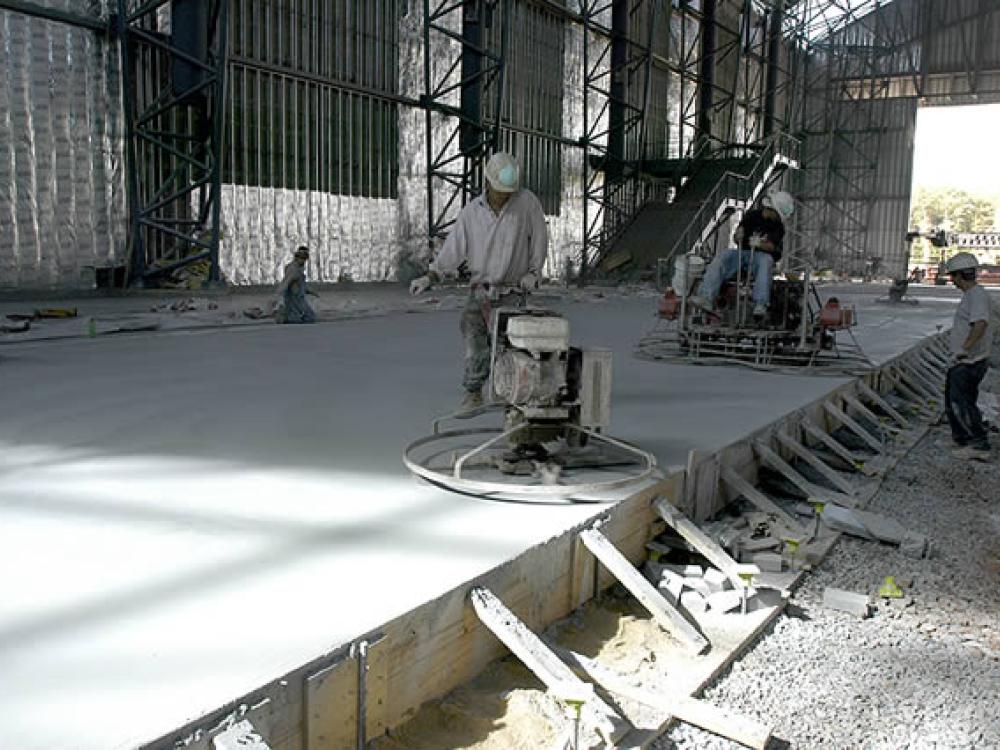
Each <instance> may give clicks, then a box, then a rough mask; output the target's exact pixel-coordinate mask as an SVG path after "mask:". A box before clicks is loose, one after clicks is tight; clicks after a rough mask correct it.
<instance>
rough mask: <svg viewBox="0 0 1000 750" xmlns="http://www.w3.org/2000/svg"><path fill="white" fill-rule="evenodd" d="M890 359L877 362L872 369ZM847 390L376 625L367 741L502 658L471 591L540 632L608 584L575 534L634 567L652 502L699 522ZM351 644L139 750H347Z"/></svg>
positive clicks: (354, 683)
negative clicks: (725, 477)
mask: <svg viewBox="0 0 1000 750" xmlns="http://www.w3.org/2000/svg"><path fill="white" fill-rule="evenodd" d="M897 359H899V358H897ZM895 362H896V360H892V361H890V362H888V363H886V364H885V365H883V367H882V369H883V370H884V369H885V368H886V367H891V366H892V365H893V364H894V363H895ZM863 379H864V382H865V384H866V386H867V387H869V388H871V389H872V390H873V391H874V392H876V393H879V394H882V395H884V394H886V393H888V392H889V391H891V390H892V389H893V387H894V386H895V382H894V381H895V379H894V378H892V377H886V376H884V375H883V374H882V372H881V371H873V372H872V373H869V374H867V375H865V376H863ZM849 389H851V390H849ZM853 389H855V382H854V381H852V382H849V383H845V384H843V385H841V386H839V387H838V388H835V389H832V390H831V391H830V392H829V393H828V394H826V395H825V396H823V397H821V398H819V399H816V400H815V401H814V402H812V403H811V404H809V405H807V406H805V407H802V408H799V409H797V410H796V411H795V412H793V413H792V414H789V415H787V416H786V417H784V418H783V419H779V420H778V421H776V422H774V423H772V424H770V425H767V426H765V427H763V428H761V429H760V430H757V431H756V432H754V433H753V434H751V435H748V436H745V437H743V438H741V439H740V440H738V441H736V442H734V443H732V444H730V445H728V446H726V447H724V448H722V449H721V450H719V451H718V452H716V453H714V454H698V453H694V452H692V455H691V458H690V460H689V464H688V467H687V469H686V470H683V471H678V472H675V473H673V474H671V475H670V476H668V477H666V478H665V479H663V480H661V481H658V482H656V483H654V484H651V485H650V486H648V487H646V488H645V489H643V490H641V491H639V492H636V493H635V494H633V495H631V496H629V497H628V498H626V499H624V500H622V501H621V502H619V503H618V504H616V505H615V506H613V507H611V508H610V509H605V510H604V511H602V512H601V513H599V514H596V515H595V516H594V518H591V519H588V520H587V521H584V522H583V523H581V524H579V525H578V526H576V527H574V528H573V529H569V530H567V531H566V532H564V533H563V534H561V535H560V536H558V537H556V538H553V539H551V540H549V541H547V542H545V543H544V544H541V545H538V546H536V547H533V548H531V549H529V550H526V551H525V552H523V553H522V554H521V555H519V556H518V557H517V558H515V559H513V560H511V561H509V562H507V563H505V564H503V565H501V566H499V567H497V568H494V569H493V570H491V571H489V572H487V573H485V574H483V575H482V576H480V577H478V578H476V579H475V580H472V581H469V582H467V583H465V584H463V585H461V586H458V587H456V588H455V589H453V590H451V591H449V592H448V593H446V594H443V595H442V596H440V597H438V598H436V599H434V600H432V601H429V602H425V603H424V604H423V605H421V606H420V607H418V608H416V609H414V610H411V611H410V612H407V613H406V614H404V615H401V616H400V617H398V618H396V619H395V620H393V621H391V622H389V623H387V624H385V625H384V626H382V627H380V628H379V629H378V632H377V633H374V634H368V635H365V636H363V639H364V640H367V641H369V642H371V643H373V644H376V645H375V646H373V647H372V649H371V651H369V657H370V659H369V663H368V669H369V671H368V673H367V675H368V678H369V679H368V680H367V684H368V693H367V696H366V698H367V701H366V703H367V711H366V717H365V725H366V726H365V728H366V733H367V734H368V736H369V737H372V736H373V735H375V734H378V733H380V732H382V731H384V730H385V729H388V728H392V727H395V726H398V725H399V724H401V723H403V722H404V721H406V720H407V719H408V718H410V717H411V716H412V715H414V714H415V712H416V711H417V710H418V709H419V707H420V706H421V705H422V704H423V703H425V702H427V701H429V700H432V699H434V698H439V697H442V696H444V695H445V694H447V693H448V692H449V691H451V690H452V689H454V688H456V687H458V686H459V685H461V684H463V683H465V682H467V681H469V680H471V679H472V678H473V677H475V676H476V675H477V674H479V673H480V672H481V671H482V670H483V669H485V667H486V666H487V665H488V664H489V663H490V662H492V661H494V660H495V659H497V658H499V657H501V656H503V655H504V654H505V649H504V647H503V646H502V645H501V644H500V643H499V642H498V641H497V640H496V638H495V637H494V636H493V635H492V634H491V633H490V632H489V630H488V629H487V628H486V627H485V626H484V625H483V624H482V623H481V622H480V621H479V620H478V618H477V617H476V614H475V612H474V610H473V608H472V606H471V605H470V603H469V592H470V590H471V589H472V588H473V587H475V586H486V587H488V588H489V589H490V590H492V591H493V592H494V593H495V594H496V595H497V596H498V597H499V598H500V599H501V600H502V601H503V602H504V603H505V605H506V606H508V607H509V608H510V610H511V611H513V612H514V613H515V614H516V615H517V616H518V618H520V619H521V620H522V621H523V622H524V623H525V624H526V625H527V626H528V627H530V628H532V629H533V630H536V631H541V630H543V629H544V628H545V627H547V626H548V625H550V624H551V623H553V622H555V621H556V620H559V619H561V618H563V617H565V616H567V615H569V614H570V613H571V612H572V611H573V610H575V609H577V608H578V607H579V606H580V605H582V604H583V603H585V602H587V601H588V600H590V599H592V598H593V597H594V596H595V595H596V594H597V593H599V592H601V591H603V590H605V589H607V588H608V587H609V586H610V585H611V584H613V583H614V581H615V579H614V577H613V574H612V573H611V572H610V571H608V570H606V569H605V568H604V567H603V566H602V565H600V564H598V563H597V562H596V561H595V559H594V557H593V555H591V554H590V552H589V551H588V550H587V549H586V548H585V547H584V546H583V544H582V542H581V540H580V531H582V530H583V529H584V528H588V527H590V526H592V524H593V523H594V521H595V520H597V519H598V518H600V519H601V520H602V525H601V532H602V534H604V535H605V536H606V537H607V538H608V539H609V540H610V541H611V542H613V543H614V545H615V547H616V548H617V549H618V550H620V551H621V553H622V554H623V555H624V556H625V557H626V558H627V559H629V560H630V561H631V562H632V563H633V564H639V563H640V562H641V561H642V560H643V559H644V558H645V554H646V549H645V545H646V542H647V541H648V540H649V539H651V538H652V537H653V536H655V535H656V534H657V533H658V532H659V531H660V530H662V528H663V527H664V524H663V521H662V520H661V519H660V518H659V517H658V514H657V512H656V510H655V508H654V507H653V500H654V499H656V498H664V499H666V500H667V501H668V502H670V503H671V504H673V505H675V506H677V507H678V508H679V509H680V510H682V511H683V512H684V513H685V514H686V515H687V516H688V517H690V518H691V519H692V520H693V521H695V522H698V521H703V520H705V519H706V518H708V517H710V516H712V515H714V514H715V513H717V512H718V511H719V510H721V509H722V508H723V507H724V506H725V505H726V504H728V503H729V502H730V501H732V500H733V499H734V498H735V497H736V496H737V495H738V494H739V493H738V492H736V491H734V490H733V489H732V487H731V486H727V484H726V483H725V482H723V481H721V478H720V473H721V472H720V469H721V467H723V466H724V467H726V470H727V471H732V472H735V473H737V474H739V475H740V476H741V477H742V478H743V479H744V480H746V481H747V482H749V483H751V484H754V483H756V481H757V468H758V463H757V458H756V457H755V455H754V449H753V443H754V441H765V442H770V441H769V435H770V434H773V433H774V431H775V430H780V431H782V432H783V434H786V435H788V436H789V437H791V438H792V439H797V438H798V435H799V433H800V427H799V425H800V424H801V422H802V421H803V420H810V421H811V422H812V423H814V424H816V425H818V426H819V427H820V428H821V429H823V430H825V431H831V430H832V429H833V428H834V427H836V426H838V425H837V424H836V420H834V419H831V416H832V415H831V414H830V413H829V410H828V409H827V408H826V404H827V403H829V402H830V401H831V400H833V401H834V403H842V399H840V398H838V396H840V394H843V393H853V392H854V390H853ZM774 450H775V452H776V453H778V454H780V455H782V457H783V458H792V457H793V454H792V453H791V452H790V451H788V449H787V447H786V446H782V445H775V446H774ZM875 484H878V482H877V481H876V482H875ZM866 494H869V493H866ZM796 577H797V576H794V575H793V576H792V578H796ZM782 606H783V602H782V603H779V604H776V605H775V606H773V607H768V608H766V609H765V610H763V611H760V612H757V613H753V614H754V616H753V617H749V619H748V620H747V623H746V624H747V626H748V629H744V631H745V632H743V633H742V635H740V636H739V638H738V639H737V641H734V642H733V643H731V644H730V643H724V642H722V641H720V640H719V638H721V637H722V636H717V635H716V634H715V633H709V635H710V637H711V640H712V644H713V648H712V650H711V652H710V654H709V658H708V660H707V662H706V664H707V665H708V667H709V668H708V669H707V671H705V672H703V674H701V675H700V676H699V678H698V679H697V680H695V681H694V682H692V684H690V685H688V686H685V687H687V688H688V689H689V691H690V692H691V693H694V692H697V690H698V689H700V687H701V686H704V685H706V684H708V683H709V682H710V681H711V680H712V679H714V677H715V676H716V675H717V674H718V673H720V672H721V671H722V670H724V669H725V668H726V666H727V665H728V664H729V663H731V661H732V659H733V658H735V654H736V653H737V652H738V651H739V649H740V648H742V647H743V646H745V645H746V644H747V643H749V642H752V640H753V638H754V637H756V635H757V634H758V633H759V632H760V631H762V630H763V629H764V628H765V627H766V626H767V624H768V623H769V622H771V621H772V620H773V618H774V617H776V616H777V615H778V614H779V613H780V610H781V608H782ZM361 639H362V638H359V640H361ZM350 646H351V644H345V645H344V646H341V647H338V648H337V649H336V650H334V651H332V652H330V653H328V654H325V655H323V656H320V657H318V658H317V659H315V660H313V661H311V662H309V663H308V664H306V665H303V666H301V667H299V668H297V669H295V670H293V671H292V672H289V673H288V674H285V675H282V676H280V677H279V678H277V679H275V680H273V681H271V682H269V683H268V684H266V685H264V686H262V687H261V688H259V689H257V690H254V691H252V692H251V693H248V694H247V695H244V696H242V697H241V698H239V699H238V700H235V701H233V702H232V703H230V704H228V705H226V706H223V707H221V708H219V709H217V710H215V711H213V712H211V713H209V714H207V715H206V716H204V717H202V718H201V719H199V720H196V721H194V722H191V723H190V724H189V725H187V726H185V727H180V728H178V729H177V730H175V731H173V732H171V733H169V734H168V735H165V736H164V737H162V738H160V739H159V740H157V741H154V742H153V743H149V744H148V745H146V746H145V747H148V748H173V747H175V746H176V745H177V743H178V742H179V741H185V742H186V743H187V744H186V747H187V748H189V749H190V750H210V749H211V743H212V738H213V737H218V736H219V735H220V734H222V732H223V731H225V730H226V728H228V727H230V726H232V724H233V722H234V721H236V720H242V719H244V718H245V719H247V720H249V721H250V722H251V723H252V725H253V727H254V729H255V730H256V731H257V732H259V733H260V735H261V736H262V737H263V738H264V739H265V740H266V741H267V743H268V746H269V747H270V748H271V750H303V749H305V750H316V749H317V748H323V749H324V750H340V749H341V748H344V750H351V749H352V748H354V747H356V738H357V721H358V705H359V704H358V700H357V699H358V692H357V691H358V686H359V682H358V671H357V670H358V662H357V661H356V659H355V657H354V656H353V655H352V652H351V649H350ZM643 746H644V745H643Z"/></svg>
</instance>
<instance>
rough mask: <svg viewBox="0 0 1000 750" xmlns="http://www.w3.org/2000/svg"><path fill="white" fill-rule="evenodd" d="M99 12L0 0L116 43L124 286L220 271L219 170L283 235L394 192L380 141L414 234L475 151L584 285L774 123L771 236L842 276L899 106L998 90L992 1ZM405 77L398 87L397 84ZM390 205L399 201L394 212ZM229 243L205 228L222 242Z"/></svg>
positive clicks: (440, 0) (450, 210) (881, 181)
mask: <svg viewBox="0 0 1000 750" xmlns="http://www.w3.org/2000/svg"><path fill="white" fill-rule="evenodd" d="M80 5H81V7H82V6H83V5H84V4H83V3H82V2H81V3H80ZM104 5H110V6H111V7H116V8H117V11H118V12H117V15H116V16H115V17H114V18H113V19H111V22H108V21H107V20H102V19H99V18H98V17H97V16H96V15H95V16H86V15H82V14H80V13H74V12H72V11H70V10H57V9H53V8H49V7H46V6H44V5H42V4H40V3H33V2H29V1H28V0H0V10H3V11H6V12H14V13H21V14H24V15H25V17H29V18H32V19H37V21H33V22H37V23H52V22H56V23H63V24H73V25H76V26H79V27H81V28H84V29H90V30H91V31H93V32H95V34H100V35H101V38H102V40H106V41H102V42H101V43H102V44H112V45H113V44H118V45H119V46H120V50H121V60H122V65H123V78H124V86H123V91H122V102H123V105H124V112H125V115H126V121H127V133H126V139H125V152H126V157H127V169H126V171H125V179H124V181H123V184H124V185H126V186H127V192H128V212H129V249H128V260H129V264H130V272H131V277H132V279H133V280H134V281H135V282H137V283H150V284H153V283H156V282H157V281H158V280H159V279H160V278H162V277H163V276H165V275H167V274H169V273H171V272H172V271H173V270H174V269H176V268H177V267H178V266H182V265H187V264H191V263H201V264H205V265H206V266H207V273H206V276H205V278H206V280H208V281H216V280H218V279H219V245H220V210H222V206H221V205H220V204H221V203H222V192H221V191H222V186H223V185H225V186H227V188H228V187H229V186H234V187H239V186H253V187H259V188H266V189H273V190H275V191H293V192H295V193H296V194H297V195H291V194H288V195H284V196H283V197H281V198H280V200H282V201H287V203H284V204H282V209H281V210H280V211H279V210H278V209H277V208H275V210H274V212H273V214H274V215H273V216H272V217H271V220H273V224H274V225H275V226H277V225H279V224H280V223H281V222H282V221H283V220H284V218H285V214H284V212H285V211H292V212H296V211H298V212H304V214H303V215H302V216H297V217H296V219H295V221H296V223H298V224H301V225H302V226H305V227H306V228H307V229H306V232H305V233H306V235H307V236H308V235H309V232H311V231H312V228H313V227H314V222H315V221H317V219H315V217H314V215H313V213H310V212H312V211H313V209H312V208H309V206H310V205H312V204H311V203H310V201H314V200H316V199H315V198H314V196H316V195H326V196H350V197H357V198H372V199H380V198H387V199H396V198H397V197H399V188H398V186H397V181H398V179H399V177H400V169H399V163H400V159H401V158H404V159H406V160H407V162H406V165H407V174H408V175H412V176H416V177H417V179H418V180H419V181H421V182H422V183H423V184H422V185H421V192H423V191H426V201H427V203H426V206H427V208H426V215H427V223H428V229H427V232H428V237H429V239H430V241H431V245H432V246H433V243H434V241H435V240H437V239H439V238H440V237H441V236H443V234H444V233H445V232H446V231H447V227H448V226H449V224H450V222H451V221H452V220H453V219H454V216H455V214H456V213H457V211H458V209H459V208H460V207H461V206H462V205H463V204H464V203H465V202H467V201H468V200H469V199H470V198H471V197H472V196H474V195H475V194H477V193H478V191H479V190H480V187H481V178H482V175H481V170H482V162H483V159H484V157H485V156H486V155H487V154H488V153H489V152H490V151H491V150H493V149H496V148H504V149H506V150H510V151H513V152H514V153H515V154H516V155H517V156H518V157H519V158H520V159H521V161H522V164H523V165H524V175H525V184H526V185H527V186H528V187H530V188H531V189H532V190H533V191H535V192H536V193H537V194H538V196H539V198H540V199H541V201H542V204H543V206H544V208H545V211H546V213H547V214H548V215H549V216H550V217H552V219H553V220H558V221H560V222H561V223H562V224H561V227H562V230H561V231H562V232H563V242H564V243H565V244H572V246H573V247H574V250H573V251H572V252H574V253H575V252H576V250H575V247H576V246H577V245H576V244H573V243H578V245H579V246H580V247H582V252H580V254H579V256H578V257H577V258H576V259H575V260H576V261H577V262H578V263H579V266H580V272H581V276H582V277H586V276H587V275H588V272H590V271H591V270H592V269H593V267H594V261H595V259H598V258H602V255H603V254H604V253H606V252H607V249H608V247H609V244H610V243H611V242H613V241H614V240H615V238H616V237H620V236H621V235H622V232H623V230H627V228H628V227H629V225H630V223H631V222H633V219H634V217H635V216H636V215H637V214H638V212H639V211H640V210H641V209H642V207H643V205H644V204H645V203H647V202H648V201H650V200H657V201H659V202H661V203H666V202H667V200H668V199H669V197H670V195H671V190H672V189H675V188H678V187H680V186H682V185H683V184H686V181H687V180H689V179H691V178H692V175H693V173H694V170H695V169H697V168H698V163H699V161H706V160H707V161H711V160H721V159H726V158H730V157H740V158H744V157H751V156H755V157H756V156H758V155H759V154H761V153H762V152H763V150H764V149H765V148H767V144H770V143H774V142H775V140H774V139H775V137H776V136H792V137H794V138H795V139H797V140H798V141H800V142H801V144H802V145H801V156H800V161H801V169H800V170H799V171H798V173H797V174H796V175H795V176H794V177H792V176H787V175H786V176H784V177H782V179H783V180H784V183H783V184H784V185H785V186H787V187H790V188H791V189H792V191H793V193H794V194H795V196H796V198H797V202H798V211H797V212H796V216H795V218H794V220H793V226H792V227H790V229H791V235H792V241H791V245H792V248H791V249H792V251H793V252H794V253H796V254H797V256H798V257H799V258H800V259H801V260H802V261H803V262H805V263H807V264H810V265H813V266H815V267H819V268H829V269H832V270H833V271H835V272H837V273H840V274H857V273H859V272H861V271H863V270H865V268H866V267H867V266H868V265H869V264H870V263H871V262H873V260H875V259H879V258H881V259H883V260H884V261H885V262H886V263H889V264H896V263H898V262H901V259H902V257H903V253H904V248H903V241H902V240H901V239H899V237H898V235H900V234H901V230H904V229H905V223H906V210H907V203H908V200H909V183H908V180H909V177H910V171H911V166H910V163H911V154H910V152H909V141H910V137H911V136H912V130H913V127H914V124H913V123H914V119H915V112H916V108H917V107H918V106H923V105H934V104H937V103H945V102H951V103H972V102H976V101H979V102H985V101H997V100H1000V51H998V50H1000V48H998V47H997V45H995V44H993V43H992V41H991V40H992V36H993V30H994V29H995V28H997V27H998V26H1000V24H998V19H1000V0H951V1H947V2H946V1H945V0H738V1H737V2H719V1H718V0H330V2H322V1H321V0H280V2H279V0H206V1H205V2H196V1H195V0H114V1H113V2H112V1H111V0H108V2H106V3H104ZM67 7H72V6H71V5H70V4H67ZM421 12H422V18H419V19H418V16H421ZM185 14H188V15H185ZM43 19H44V20H43ZM175 20H176V21H177V22H176V23H175V22H174V21H175ZM410 22H412V25H413V27H414V29H413V33H412V34H411V35H410V36H408V37H406V38H405V39H404V38H402V37H401V32H400V29H401V28H402V25H403V24H405V23H410ZM175 32H176V33H175ZM230 42H231V43H230ZM407 45H409V46H407ZM421 45H422V49H421V48H420V46H421ZM577 50H578V51H579V52H577ZM418 54H422V55H423V66H422V67H423V71H422V72H423V75H422V77H421V75H420V70H419V67H420V66H419V65H412V64H411V67H413V71H410V70H409V69H406V70H404V69H402V65H404V64H405V63H404V62H403V60H410V61H412V60H413V59H415V58H416V56H417V55H418ZM406 55H412V57H407V56H406ZM404 78H405V79H406V81H407V82H408V83H409V84H411V87H410V89H408V90H416V89H422V91H423V96H422V97H420V99H419V100H418V99H415V98H407V97H404V96H401V95H400V93H399V88H400V81H401V79H404ZM411 95H412V96H416V94H415V93H414V94H411ZM401 113H403V114H405V115H406V116H407V122H408V123H409V122H411V121H412V120H413V117H411V116H412V115H415V116H416V120H417V121H419V120H421V119H422V120H423V122H422V125H423V131H424V132H423V138H420V137H419V136H415V135H414V134H409V131H407V133H406V134H404V133H403V132H402V128H401V124H400V117H401ZM418 144H419V145H418ZM404 149H407V150H406V151H405V153H404V152H403V150H404ZM414 149H419V150H420V151H422V152H423V153H419V154H417V153H411V151H413V150H414ZM424 160H426V162H425V163H424ZM414 165H416V166H414ZM714 166H715V167H716V168H717V169H719V170H722V169H723V167H722V166H720V165H719V164H716V165H714ZM425 167H426V172H424V171H423V170H424V168H425ZM704 176H705V179H707V178H708V172H706V173H704ZM227 195H229V194H228V193H227ZM411 196H412V190H409V191H408V192H407V197H408V198H409V197H411ZM269 199H270V198H269ZM275 200H279V199H278V198H275ZM334 205H336V204H334ZM414 205H419V208H417V209H416V210H417V211H420V212H422V211H423V210H424V209H423V205H424V204H423V202H422V201H420V202H419V204H415V203H407V204H406V206H405V210H410V207H411V206H414ZM225 210H226V211H236V210H237V209H236V208H234V207H227V208H226V209H225ZM325 210H327V211H333V212H334V213H335V212H336V210H337V209H336V208H333V209H325ZM305 214H308V215H305ZM227 215H228V214H227ZM324 216H325V217H326V218H324V219H323V221H326V222H327V223H330V219H329V216H328V215H326V214H324ZM29 218H30V217H29ZM28 220H29V219H24V221H28ZM36 220H37V217H35V218H32V219H31V221H36ZM15 221H21V219H20V218H18V217H15ZM568 222H573V223H574V227H578V229H574V230H573V232H572V237H570V236H569V235H570V232H569V231H568V230H567V229H566V228H565V225H566V224H567V223H568ZM401 223H405V224H406V225H408V226H421V227H422V225H423V221H422V220H420V221H416V222H411V221H410V219H407V220H406V221H405V222H401ZM26 231H27V230H26ZM421 231H422V229H421ZM664 233H665V234H667V235H673V236H672V237H668V240H667V241H669V240H671V239H673V238H674V237H680V236H681V235H682V234H687V228H686V227H665V228H664ZM694 234H697V232H695V233H694ZM692 236H693V235H692ZM276 237H278V235H277V233H275V234H274V235H272V236H271V238H272V240H273V239H274V238H276ZM240 239H241V238H240V237H238V236H237V237H233V238H232V241H233V245H232V246H230V244H229V241H230V238H229V237H226V238H225V245H224V249H225V251H226V253H227V257H228V254H229V253H230V251H232V252H234V253H237V252H239V247H240V245H239V242H240ZM255 241H257V242H259V243H260V242H266V240H260V239H257V240H255ZM421 243H422V240H421ZM342 252H347V251H342ZM786 257H789V256H788V254H786ZM384 265H385V264H383V266H382V267H384Z"/></svg>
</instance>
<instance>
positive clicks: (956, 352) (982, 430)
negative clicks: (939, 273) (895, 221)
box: [944, 253, 993, 461]
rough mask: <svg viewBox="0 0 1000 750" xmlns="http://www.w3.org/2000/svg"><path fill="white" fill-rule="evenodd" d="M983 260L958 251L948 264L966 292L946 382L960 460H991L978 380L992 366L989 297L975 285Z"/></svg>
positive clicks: (947, 410)
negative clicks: (980, 404) (977, 271)
mask: <svg viewBox="0 0 1000 750" xmlns="http://www.w3.org/2000/svg"><path fill="white" fill-rule="evenodd" d="M978 267H979V261H978V260H976V256H975V255H973V254H972V253H959V254H958V255H956V256H954V257H953V258H951V260H949V261H948V262H947V264H945V270H946V271H947V272H948V276H949V278H951V282H952V283H953V284H954V285H955V286H957V287H958V288H959V289H961V290H962V300H961V302H959V303H958V309H957V310H956V311H955V320H954V322H953V323H952V326H951V333H950V334H949V344H950V346H951V357H952V365H951V367H950V368H949V369H948V375H947V379H946V380H945V385H944V405H945V413H946V414H947V415H948V424H949V425H951V437H952V439H953V440H954V441H955V444H956V448H955V450H954V451H953V455H954V456H955V457H956V458H971V459H974V460H977V461H988V460H989V459H990V443H989V440H988V439H987V437H986V426H985V425H984V424H983V414H982V412H981V411H980V410H979V405H978V401H979V384H980V383H982V382H983V378H984V377H986V370H988V369H989V366H990V349H991V347H992V343H993V340H992V336H991V335H990V330H989V328H990V317H991V310H990V300H989V295H988V294H987V292H986V290H985V289H983V287H981V286H980V285H979V284H977V283H976V269H977V268H978Z"/></svg>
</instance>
